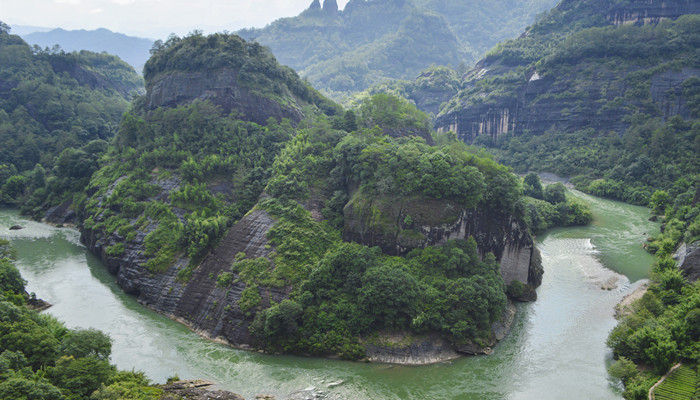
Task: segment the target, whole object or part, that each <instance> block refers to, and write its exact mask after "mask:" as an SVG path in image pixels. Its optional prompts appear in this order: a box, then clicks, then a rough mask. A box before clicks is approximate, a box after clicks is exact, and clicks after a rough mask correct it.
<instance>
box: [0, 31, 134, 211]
mask: <svg viewBox="0 0 700 400" xmlns="http://www.w3.org/2000/svg"><path fill="white" fill-rule="evenodd" d="M0 66H1V67H0V140H2V142H3V143H4V144H5V146H3V148H2V149H1V150H0V202H2V203H4V204H22V206H23V208H24V210H25V212H29V213H31V214H35V215H36V214H37V213H40V214H43V211H44V207H45V206H46V205H49V204H51V205H55V204H58V203H60V202H62V201H63V200H64V197H65V196H68V195H70V194H71V193H72V192H73V191H74V190H79V189H82V188H83V187H84V186H85V184H86V183H87V181H88V179H89V177H90V174H91V173H92V172H93V171H94V170H95V169H96V168H97V158H98V157H99V155H100V154H101V152H102V151H104V150H105V149H106V146H107V142H106V141H108V140H110V139H111V138H112V137H113V136H114V134H115V133H116V130H117V126H118V124H119V120H120V119H121V116H122V113H123V112H124V111H126V109H127V106H128V104H129V100H131V98H132V96H134V95H135V94H138V93H139V92H141V91H142V90H143V83H142V82H143V81H142V79H141V78H140V77H139V76H138V75H136V73H134V71H133V69H132V68H131V67H129V66H128V65H127V64H126V63H124V62H123V61H121V60H120V59H118V58H117V57H115V56H110V55H107V54H97V53H92V52H87V51H82V52H80V53H65V52H62V51H57V52H54V51H48V52H46V51H34V50H32V49H31V48H30V47H29V45H28V44H27V43H26V42H24V41H23V40H22V39H21V38H20V37H19V36H16V35H12V34H10V33H9V31H8V30H7V27H6V26H5V25H4V24H2V28H1V29H0Z"/></svg>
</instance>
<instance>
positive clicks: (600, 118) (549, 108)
mask: <svg viewBox="0 0 700 400" xmlns="http://www.w3.org/2000/svg"><path fill="white" fill-rule="evenodd" d="M631 72H634V71H631ZM582 73H586V74H592V75H594V77H592V79H590V80H586V85H585V87H581V82H580V80H579V79H577V75H578V74H582ZM693 77H700V69H695V68H683V69H681V70H668V71H662V72H658V73H655V74H654V75H653V76H652V77H651V79H650V88H649V96H650V98H651V99H650V100H651V105H653V109H651V110H649V111H652V112H654V113H655V114H656V116H659V117H662V118H663V119H664V120H667V119H669V118H670V117H672V116H674V115H680V116H682V117H684V118H687V117H689V116H690V110H689V109H688V107H687V106H686V99H685V98H684V97H683V96H682V95H680V94H681V93H682V90H683V83H684V82H686V81H687V80H688V79H690V78H693ZM627 89H628V87H627V86H626V85H625V83H624V82H620V73H619V72H616V71H611V70H610V69H608V68H605V67H600V68H596V69H595V70H594V71H590V70H588V71H586V68H585V67H583V66H582V67H580V68H574V69H573V70H572V71H570V72H569V73H568V74H559V75H554V74H549V75H545V76H539V74H537V73H532V74H530V76H529V78H528V77H523V79H522V80H521V82H519V85H518V87H517V88H516V89H515V90H513V91H512V92H510V93H508V95H506V96H503V97H500V98H498V99H495V100H493V101H492V102H489V103H482V104H475V105H470V106H467V107H464V108H462V109H458V110H453V111H450V112H448V113H445V114H442V115H440V116H439V117H438V118H437V120H436V122H435V126H436V128H437V130H438V132H447V131H453V132H456V133H457V136H458V137H459V138H460V139H461V140H463V141H465V142H467V143H472V142H473V141H474V140H476V139H477V138H478V137H480V136H486V137H489V138H490V139H492V140H494V141H495V140H496V139H498V137H500V136H502V135H505V134H514V135H516V136H517V135H522V134H524V133H527V132H529V133H532V134H540V133H544V132H545V131H547V130H548V129H556V130H559V131H562V132H574V131H577V130H583V129H586V128H592V129H595V130H596V131H605V132H611V131H613V132H617V133H618V134H622V133H624V131H625V130H626V129H627V128H628V127H629V126H630V122H629V120H626V119H625V118H623V117H624V116H626V115H631V114H632V113H633V112H632V110H637V109H639V108H640V107H641V106H642V105H641V102H640V101H639V100H642V99H630V98H625V93H626V91H627ZM601 102H605V103H609V105H608V106H607V107H605V108H601V107H600V104H601Z"/></svg>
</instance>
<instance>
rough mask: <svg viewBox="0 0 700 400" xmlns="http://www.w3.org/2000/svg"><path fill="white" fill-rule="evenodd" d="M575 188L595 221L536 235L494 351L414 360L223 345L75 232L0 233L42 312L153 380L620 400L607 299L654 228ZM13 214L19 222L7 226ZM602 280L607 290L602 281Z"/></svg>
mask: <svg viewBox="0 0 700 400" xmlns="http://www.w3.org/2000/svg"><path fill="white" fill-rule="evenodd" d="M578 196H581V197H582V198H583V199H584V200H585V201H588V202H590V203H591V204H592V206H593V208H594V213H595V217H596V219H595V223H594V224H593V225H592V226H590V227H585V228H570V229H557V230H553V231H552V232H550V233H548V234H547V235H545V236H543V237H541V238H538V246H539V247H540V249H541V251H542V254H543V264H544V268H545V275H544V278H543V283H542V286H541V287H540V288H539V289H538V296H539V299H538V301H537V302H535V303H529V304H521V305H519V306H518V310H519V312H518V316H517V317H516V321H515V324H514V328H513V330H512V332H511V333H510V334H509V335H508V336H507V337H506V338H505V340H504V341H503V342H502V343H500V344H499V345H498V346H497V347H496V349H495V352H494V354H493V355H492V356H488V357H468V358H462V359H459V360H455V361H452V362H448V363H441V364H436V365H430V366H423V367H403V366H391V365H384V364H364V363H351V362H344V361H337V360H326V359H313V358H302V357H292V356H269V355H261V354H258V353H253V352H245V351H239V350H235V349H231V348H229V347H226V346H222V345H219V344H216V343H212V342H209V341H207V340H204V339H202V338H200V337H198V336H197V335H195V334H193V333H191V332H190V331H189V330H187V329H186V328H185V327H184V326H182V325H180V324H178V323H175V322H173V321H171V320H169V319H167V318H165V317H163V316H160V315H158V314H155V313H153V312H150V311H149V310H147V309H145V308H144V307H142V306H141V305H139V304H138V302H136V300H135V299H134V298H132V297H130V296H127V295H125V294H124V293H123V292H122V291H121V290H120V289H119V288H118V287H117V286H116V284H115V283H114V279H113V277H112V276H110V275H109V274H108V273H107V272H106V269H105V268H104V267H103V266H102V265H101V264H100V262H99V261H98V260H97V259H96V258H94V257H93V256H91V255H90V254H88V253H87V252H86V250H85V248H84V247H83V246H81V245H80V244H79V235H78V233H77V232H76V231H74V230H70V229H57V228H52V227H49V226H47V225H43V224H39V223H35V222H30V221H22V220H21V219H20V218H19V217H18V216H17V214H16V212H14V211H11V210H4V211H2V212H0V237H6V238H9V239H11V240H12V243H13V245H14V246H15V248H16V249H17V251H18V266H19V268H20V270H21V271H22V274H23V275H24V277H25V279H27V280H28V281H29V284H28V290H29V291H33V292H36V293H37V295H38V296H39V297H41V298H44V299H46V300H47V301H49V302H51V303H53V304H54V306H53V307H52V308H50V309H49V310H48V311H47V312H49V313H51V314H53V315H55V316H56V317H57V318H59V319H61V320H63V321H65V322H66V324H67V325H68V326H70V327H94V328H97V329H101V330H103V331H105V332H107V333H109V335H110V336H111V337H112V339H113V341H114V345H113V355H112V362H113V363H115V364H116V365H117V366H118V367H119V368H122V369H132V368H134V369H138V370H142V371H145V372H146V373H147V375H148V376H149V377H150V378H151V379H153V380H154V381H156V382H163V381H165V380H166V379H167V377H169V376H173V375H176V374H177V375H178V376H180V377H181V378H200V379H210V380H213V381H215V382H218V383H219V385H220V386H221V387H222V388H225V389H229V390H232V391H235V392H237V393H241V394H243V395H245V396H246V397H247V398H254V396H255V395H256V394H259V393H268V394H273V395H276V396H278V397H279V398H284V397H286V396H288V395H289V394H291V393H294V392H298V391H304V390H307V391H305V392H302V393H301V394H302V395H306V394H308V393H312V392H313V393H316V394H322V395H323V396H324V397H326V398H330V399H426V398H430V399H494V400H495V399H518V400H519V399H563V398H566V399H619V398H620V395H619V391H618V390H617V389H616V388H615V387H614V384H612V383H611V382H610V381H609V378H608V375H607V373H606V370H605V365H606V362H607V361H608V359H609V357H610V352H609V351H608V349H607V348H606V347H605V338H606V336H607V333H608V331H609V330H610V329H611V328H612V327H613V326H614V325H615V320H614V319H613V317H612V314H613V307H614V305H615V304H616V303H617V302H618V301H619V300H620V299H621V298H622V297H623V296H624V294H625V293H628V292H629V290H630V289H633V288H634V287H635V286H636V285H637V284H638V283H632V284H630V283H629V280H632V282H634V281H637V280H638V279H639V278H641V277H644V276H646V274H647V273H648V268H649V264H650V260H651V259H650V257H649V256H648V255H647V254H645V253H644V252H643V251H642V250H641V242H642V241H643V235H642V234H643V233H648V234H651V232H652V230H653V229H655V226H654V224H651V223H649V222H648V221H646V217H647V211H646V210H645V209H643V208H640V207H632V206H628V205H625V204H621V203H615V202H610V201H606V200H600V199H595V198H591V197H588V196H584V195H580V194H579V195H578ZM17 223H20V224H21V225H24V226H26V228H25V229H23V230H20V231H9V230H7V228H6V227H9V226H11V225H14V224H17ZM605 267H607V268H605ZM608 268H612V269H614V270H615V271H617V272H619V273H621V274H623V275H618V274H616V273H613V272H612V271H610V270H609V269H608ZM611 278H616V280H617V281H618V287H617V288H616V289H613V290H603V289H601V286H602V285H603V284H605V283H606V282H609V281H610V279H611ZM628 278H629V279H628ZM303 397H304V396H302V398H303Z"/></svg>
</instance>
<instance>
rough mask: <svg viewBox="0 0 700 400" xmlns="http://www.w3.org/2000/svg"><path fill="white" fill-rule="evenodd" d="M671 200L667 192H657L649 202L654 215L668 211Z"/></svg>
mask: <svg viewBox="0 0 700 400" xmlns="http://www.w3.org/2000/svg"><path fill="white" fill-rule="evenodd" d="M669 200H670V196H669V195H668V193H667V192H666V191H665V190H657V191H655V192H654V194H652V195H651V200H649V208H651V209H652V211H653V213H654V214H656V215H661V214H663V213H664V211H665V210H666V206H668V203H669Z"/></svg>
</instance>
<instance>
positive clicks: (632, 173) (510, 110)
mask: <svg viewBox="0 0 700 400" xmlns="http://www.w3.org/2000/svg"><path fill="white" fill-rule="evenodd" d="M696 13H700V5H699V4H698V3H696V2H691V1H685V0H676V1H663V2H662V1H631V2H629V1H628V2H617V1H611V0H596V1H586V2H581V1H564V2H562V3H561V4H560V5H559V6H557V7H556V8H555V9H554V10H553V11H552V12H550V13H549V14H547V15H546V16H543V17H542V18H541V19H540V20H539V21H538V22H537V23H536V24H535V25H533V26H532V27H531V28H529V29H528V30H527V31H525V33H524V34H522V35H521V37H520V38H518V39H515V40H511V41H506V42H503V43H501V44H499V45H498V46H497V47H496V48H495V49H494V50H492V51H491V52H490V53H489V54H488V55H487V56H486V57H485V58H484V59H482V60H481V61H480V62H479V63H478V64H477V66H476V67H475V68H474V69H473V70H471V71H470V72H468V73H467V74H466V75H465V77H464V79H463V81H462V82H461V87H462V89H461V90H460V92H459V93H458V94H457V95H456V96H454V97H453V98H452V99H451V100H450V101H449V102H447V103H446V104H445V105H444V107H443V108H442V109H441V112H440V114H439V115H438V116H437V119H436V122H435V126H436V128H437V129H438V131H450V130H451V131H454V132H455V133H456V134H457V136H458V137H459V138H460V139H462V140H464V141H465V142H467V143H478V144H483V145H486V146H488V147H492V148H495V149H496V151H497V152H498V154H499V156H500V160H502V161H503V162H505V163H507V164H509V165H512V166H513V167H514V168H516V170H519V171H528V170H539V171H548V172H555V173H558V174H560V175H562V176H571V177H577V176H578V177H580V178H578V179H579V180H578V181H576V180H575V181H576V182H578V183H579V184H580V187H581V188H583V189H586V188H587V187H589V186H591V185H593V186H591V187H590V189H591V191H592V192H593V193H596V194H603V195H607V196H611V197H614V198H618V199H623V200H626V201H630V202H635V203H639V204H647V203H648V202H649V200H650V197H651V194H652V192H653V191H654V190H655V189H668V188H670V187H672V186H673V185H674V183H675V182H676V181H677V180H678V179H680V178H682V177H690V176H693V175H695V174H697V173H698V171H699V166H698V158H697V157H696V156H697V154H698V150H700V148H698V147H697V146H698V142H697V141H696V140H695V138H696V133H695V130H694V129H691V127H692V126H693V125H694V123H695V122H696V121H697V118H698V116H699V114H698V108H697V107H698V102H697V92H698V89H697V85H698V82H700V53H699V52H698V46H697V45H698V35H697V33H696V32H697V29H698V28H699V27H700V17H699V16H697V15H693V14H696ZM661 171H665V172H663V173H662V172H661ZM596 179H605V181H596ZM594 181H595V182H594ZM686 189H688V188H685V189H681V188H679V189H678V190H681V191H685V190H686Z"/></svg>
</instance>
